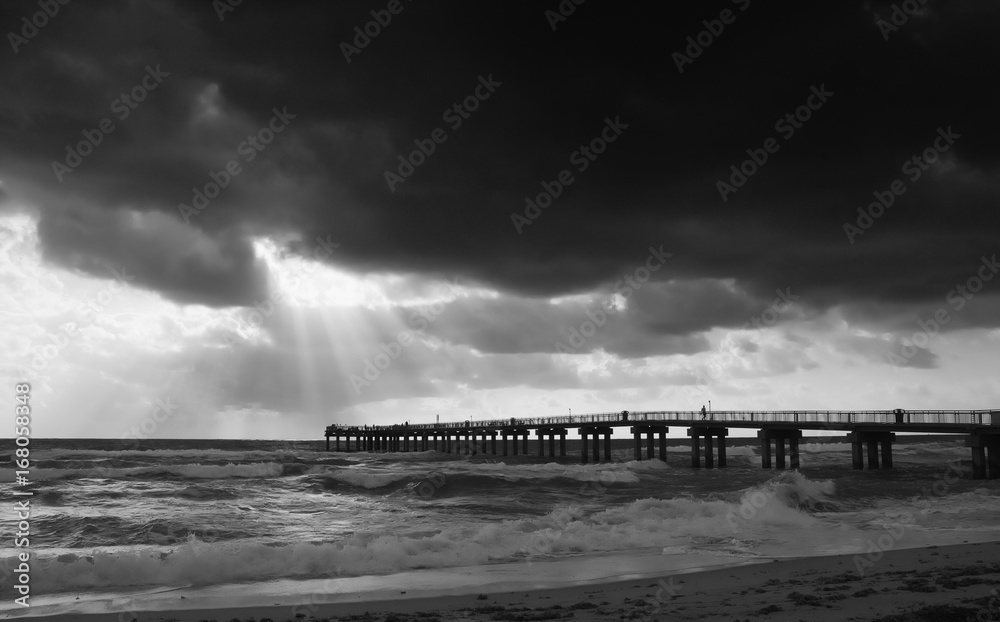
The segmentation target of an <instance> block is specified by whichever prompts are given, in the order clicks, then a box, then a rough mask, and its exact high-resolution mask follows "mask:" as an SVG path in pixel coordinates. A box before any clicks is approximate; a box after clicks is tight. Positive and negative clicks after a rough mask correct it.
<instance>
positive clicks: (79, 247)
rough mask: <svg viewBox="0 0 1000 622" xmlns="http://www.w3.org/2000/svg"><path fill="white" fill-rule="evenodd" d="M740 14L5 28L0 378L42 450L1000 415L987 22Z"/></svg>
mask: <svg viewBox="0 0 1000 622" xmlns="http://www.w3.org/2000/svg"><path fill="white" fill-rule="evenodd" d="M759 4H760V5H759V6H758V2H757V0H737V1H732V2H730V1H721V0H720V1H716V2H711V3H693V5H692V6H691V7H690V8H682V9H677V8H674V7H673V6H671V8H670V10H669V12H667V13H664V12H663V11H660V10H655V11H654V10H653V9H652V8H651V7H652V6H653V5H649V4H639V3H636V4H631V5H629V4H622V3H605V4H598V3H597V2H595V1H591V2H586V3H583V4H580V5H579V6H577V5H576V4H574V3H573V2H571V1H570V0H563V2H561V3H559V2H557V1H556V0H546V1H544V2H529V3H504V2H493V3H468V2H431V1H429V0H420V1H417V2H411V1H410V0H398V1H397V0H394V1H393V2H381V1H377V2H353V1H351V2H336V3H333V2H330V3H320V2H282V3H280V4H279V3H273V4H272V3H265V2H262V1H260V0H244V1H243V2H242V3H239V4H238V5H237V6H231V5H230V3H229V2H228V0H217V1H216V2H214V3H212V2H208V1H207V0H206V1H199V2H194V1H191V2H166V1H156V0H150V1H145V2H138V1H136V2H129V1H124V0H121V1H108V2H95V3H89V2H88V3H82V2H71V3H69V4H66V5H65V6H63V5H59V4H58V3H57V2H55V1H54V0H53V2H52V6H51V7H49V12H50V13H54V14H52V15H47V14H45V12H44V8H40V7H43V5H45V3H44V2H42V3H38V2H7V3H4V4H3V9H2V10H0V29H2V30H3V31H4V32H5V33H6V37H5V39H6V41H5V44H6V47H5V48H4V49H3V50H2V52H0V54H2V55H3V60H2V63H0V184H2V185H0V279H2V281H0V282H2V301H3V302H2V310H0V311H2V325H0V349H2V354H0V374H2V375H3V377H4V379H5V383H6V384H7V385H8V386H10V385H11V384H12V383H13V382H15V381H23V380H27V381H29V382H31V383H32V386H33V398H34V430H33V431H34V434H35V435H36V436H107V437H120V436H122V435H123V434H128V433H129V431H130V430H145V431H146V433H147V434H149V435H154V436H161V437H199V436H201V437H209V438H212V437H226V438H318V437H320V436H321V434H322V429H323V426H325V425H326V424H328V423H332V422H340V423H388V422H394V421H402V420H404V419H406V420H409V421H411V422H414V421H433V420H434V417H435V415H440V416H441V418H442V420H445V419H467V418H477V417H489V418H492V417H495V416H502V417H510V416H517V417H522V416H532V415H557V414H564V413H567V412H568V411H569V409H572V411H573V413H574V414H576V413H585V412H598V411H610V410H622V409H629V410H639V409H655V410H665V409H697V408H700V407H701V405H702V404H706V403H707V402H708V401H709V400H712V406H713V408H714V409H715V410H722V409H750V408H778V409H795V408H803V409H807V408H819V409H835V408H877V409H881V408H896V407H903V408H908V409H919V408H989V407H996V406H998V405H1000V382H998V379H997V374H996V370H997V368H996V362H997V355H998V353H1000V330H998V328H1000V279H994V278H993V277H994V276H995V275H996V273H997V271H998V270H1000V266H998V265H997V263H996V257H997V254H998V252H1000V248H998V246H1000V235H998V234H1000V218H998V217H997V205H998V198H1000V159H998V155H1000V149H998V148H997V138H998V136H997V134H998V133H1000V124H998V123H997V117H996V102H997V99H998V96H1000V87H998V83H997V81H996V80H995V78H994V76H993V73H992V71H993V69H994V68H995V67H996V65H997V61H998V60H1000V40H998V39H997V37H996V34H995V33H996V26H997V24H998V21H997V20H998V18H1000V6H998V5H997V4H996V3H995V2H993V1H991V0H970V1H956V2H948V3H943V2H937V1H935V0H928V1H927V2H925V3H922V4H921V8H920V9H919V12H917V13H914V14H912V15H911V14H908V13H906V12H905V11H903V10H902V9H901V8H894V6H893V5H891V4H889V3H884V2H836V3H818V4H816V5H815V6H813V5H808V6H807V5H801V6H798V7H797V9H796V10H797V11H798V12H796V13H790V12H788V11H787V10H785V9H782V10H777V9H773V8H771V7H769V6H764V3H759ZM913 4H914V5H916V4H917V3H913ZM657 6H659V5H657ZM907 8H909V9H911V10H913V7H911V6H910V5H909V3H907ZM678 432H679V433H683V431H682V430H678Z"/></svg>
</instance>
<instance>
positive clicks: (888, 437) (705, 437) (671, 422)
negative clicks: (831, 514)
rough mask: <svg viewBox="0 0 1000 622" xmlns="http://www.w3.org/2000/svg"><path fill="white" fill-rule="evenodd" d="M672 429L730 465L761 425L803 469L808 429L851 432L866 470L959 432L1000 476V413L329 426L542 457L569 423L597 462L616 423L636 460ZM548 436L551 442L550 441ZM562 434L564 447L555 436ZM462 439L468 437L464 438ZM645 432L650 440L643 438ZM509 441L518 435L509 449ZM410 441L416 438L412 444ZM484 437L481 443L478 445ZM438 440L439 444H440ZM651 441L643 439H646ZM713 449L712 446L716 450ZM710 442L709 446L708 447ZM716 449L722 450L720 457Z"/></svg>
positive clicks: (736, 413)
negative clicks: (916, 443)
mask: <svg viewBox="0 0 1000 622" xmlns="http://www.w3.org/2000/svg"><path fill="white" fill-rule="evenodd" d="M671 426H677V427H686V428H688V429H687V436H689V437H691V466H692V467H695V468H698V467H701V466H702V455H703V456H704V466H705V467H706V468H713V467H715V466H719V467H724V466H726V437H727V436H728V433H729V429H730V428H745V429H746V428H749V429H756V430H758V432H757V436H758V438H759V439H760V442H761V465H762V466H763V467H764V468H771V466H772V451H771V450H772V445H773V448H774V458H775V460H774V463H775V464H776V466H777V468H785V445H786V443H787V445H788V456H789V459H790V467H791V468H793V469H795V468H798V466H799V447H798V445H799V439H800V438H801V437H802V431H803V430H831V431H843V432H847V435H846V437H845V439H844V440H845V441H847V442H850V443H851V446H852V464H853V467H854V468H856V469H862V468H864V462H865V460H864V458H865V446H866V445H867V456H868V468H871V469H877V468H891V467H892V440H893V438H894V436H895V433H896V432H908V433H923V434H958V435H962V436H964V438H965V441H966V443H965V444H966V446H967V447H970V448H971V450H972V465H973V477H975V478H988V479H995V478H1000V410H911V411H903V410H899V409H897V410H756V411H751V410H727V411H715V412H709V413H704V414H703V413H702V412H701V411H635V412H629V411H621V412H605V413H592V414H584V415H563V416H557V417H533V418H518V417H513V418H510V419H486V420H475V421H472V420H469V421H453V422H448V423H414V424H411V423H402V424H395V425H380V426H339V425H331V426H328V427H327V429H326V447H327V450H329V449H330V439H331V438H333V439H335V441H336V449H337V451H340V441H341V438H343V439H344V440H345V441H346V447H345V450H346V451H352V449H351V441H352V439H353V440H355V443H354V450H355V451H428V450H430V449H434V450H438V451H444V452H448V453H451V452H452V449H453V444H452V439H453V438H454V441H455V443H454V448H455V449H456V451H464V452H465V453H466V454H468V453H492V454H493V455H497V436H500V437H501V443H500V445H501V447H502V454H501V455H503V456H507V455H508V451H510V450H512V452H513V455H517V454H518V449H519V446H520V448H521V449H522V450H523V453H524V454H527V453H528V438H529V436H530V435H532V434H534V435H535V436H537V449H538V455H539V456H545V448H546V445H547V446H548V449H549V456H555V455H556V453H557V446H558V455H559V456H565V455H566V435H567V434H568V433H569V428H577V429H578V432H579V434H580V437H581V439H582V440H583V449H582V452H581V458H582V461H583V462H585V463H586V462H588V460H589V458H590V454H591V452H590V451H588V449H589V447H588V445H590V444H591V442H592V444H593V452H592V454H593V461H594V462H599V461H600V458H601V451H600V449H601V442H600V441H601V437H603V440H604V443H603V446H604V452H603V453H604V459H605V460H610V459H611V449H610V447H611V436H612V434H613V432H614V429H615V428H629V432H630V433H631V434H632V436H633V439H634V449H635V459H636V460H642V459H643V453H644V452H643V451H642V448H643V445H644V444H645V446H646V452H645V454H646V458H647V459H650V460H651V459H653V458H654V454H655V453H656V452H655V451H654V449H655V443H654V437H659V438H658V440H659V445H660V447H659V459H660V460H664V461H665V460H666V455H667V454H666V440H667V436H666V433H667V432H668V431H669V429H670V427H671ZM546 436H547V437H548V443H546V442H545V441H546ZM557 436H558V437H559V442H558V444H557V443H556V437H557ZM463 437H464V442H463V441H462V438H463ZM643 437H645V438H643ZM508 438H511V439H512V440H513V443H512V445H511V447H508ZM411 439H412V443H411ZM480 439H481V442H480ZM439 441H440V445H439ZM643 441H645V443H644V442H643ZM713 446H714V447H713ZM703 447H704V451H702V448H703ZM713 449H717V457H718V460H716V459H715V455H714V453H715V452H714V451H713Z"/></svg>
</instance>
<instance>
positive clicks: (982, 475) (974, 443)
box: [965, 433, 1000, 479]
mask: <svg viewBox="0 0 1000 622" xmlns="http://www.w3.org/2000/svg"><path fill="white" fill-rule="evenodd" d="M965 446H966V447H970V448H971V449H972V479H1000V434H995V433H994V434H985V433H984V434H970V435H969V436H968V437H966V439H965Z"/></svg>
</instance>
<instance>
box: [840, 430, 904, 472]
mask: <svg viewBox="0 0 1000 622" xmlns="http://www.w3.org/2000/svg"><path fill="white" fill-rule="evenodd" d="M895 437H896V435H895V434H893V433H892V432H886V431H883V430H858V431H857V432H851V433H850V434H848V435H847V442H848V443H850V444H851V465H852V466H853V467H854V468H855V469H864V468H865V463H864V457H865V446H867V449H868V452H867V453H868V468H869V469H891V468H892V440H893V439H894V438H895ZM880 450H881V451H880ZM880 453H881V456H880V455H879V454H880ZM880 458H881V460H880Z"/></svg>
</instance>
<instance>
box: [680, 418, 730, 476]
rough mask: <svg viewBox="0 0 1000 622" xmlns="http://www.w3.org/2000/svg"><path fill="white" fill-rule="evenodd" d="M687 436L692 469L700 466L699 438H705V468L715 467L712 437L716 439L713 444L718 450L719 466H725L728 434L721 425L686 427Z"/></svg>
mask: <svg viewBox="0 0 1000 622" xmlns="http://www.w3.org/2000/svg"><path fill="white" fill-rule="evenodd" d="M687 434H688V436H690V437H691V467H692V468H694V469H697V468H700V467H701V456H700V452H699V447H700V445H701V442H700V440H699V439H705V441H704V444H705V468H706V469H712V468H715V464H716V461H715V456H714V455H713V451H712V449H713V441H712V439H713V438H715V439H717V442H716V443H715V445H716V446H717V447H718V450H719V460H718V465H719V468H722V467H724V466H726V437H727V436H729V430H728V429H727V428H723V427H717V426H713V427H707V426H698V427H693V428H688V431H687Z"/></svg>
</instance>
